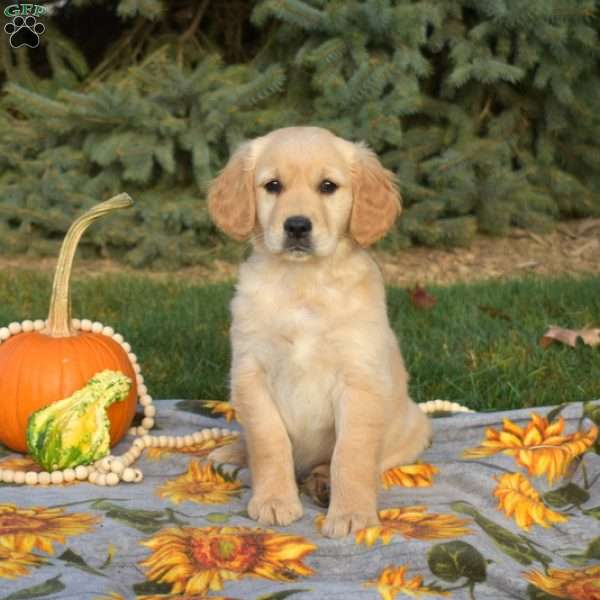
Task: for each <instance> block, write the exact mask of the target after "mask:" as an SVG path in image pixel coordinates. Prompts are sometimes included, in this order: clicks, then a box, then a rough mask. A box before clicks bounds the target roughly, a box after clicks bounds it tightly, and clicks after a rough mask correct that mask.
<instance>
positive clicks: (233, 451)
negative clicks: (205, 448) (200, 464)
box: [206, 438, 248, 467]
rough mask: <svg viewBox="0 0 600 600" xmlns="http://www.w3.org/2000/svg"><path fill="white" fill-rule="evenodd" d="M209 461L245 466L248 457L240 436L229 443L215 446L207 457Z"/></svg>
mask: <svg viewBox="0 0 600 600" xmlns="http://www.w3.org/2000/svg"><path fill="white" fill-rule="evenodd" d="M206 458H207V459H208V460H209V461H210V462H212V463H217V464H222V463H225V464H228V465H238V466H240V467H245V466H246V464H247V462H248V459H247V456H246V445H245V444H244V441H243V440H242V439H241V438H238V439H237V440H235V442H233V443H231V444H227V445H226V446H221V448H216V449H215V450H213V451H212V452H211V453H210V454H209V455H208V456H207V457H206Z"/></svg>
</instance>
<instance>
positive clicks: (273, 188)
mask: <svg viewBox="0 0 600 600" xmlns="http://www.w3.org/2000/svg"><path fill="white" fill-rule="evenodd" d="M282 189H283V186H282V185H281V181H279V179H271V181H267V183H265V190H267V192H269V194H279V193H280V192H281V190H282Z"/></svg>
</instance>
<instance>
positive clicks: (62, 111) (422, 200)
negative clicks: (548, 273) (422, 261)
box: [0, 0, 600, 266]
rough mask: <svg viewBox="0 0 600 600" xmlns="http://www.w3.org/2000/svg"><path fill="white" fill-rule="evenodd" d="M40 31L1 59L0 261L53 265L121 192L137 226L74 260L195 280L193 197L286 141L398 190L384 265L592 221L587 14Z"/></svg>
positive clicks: (594, 113) (198, 200)
mask: <svg viewBox="0 0 600 600" xmlns="http://www.w3.org/2000/svg"><path fill="white" fill-rule="evenodd" d="M99 5H102V6H101V7H100V6H99ZM61 11H62V12H61ZM98 11H101V12H100V13H98ZM98 14H104V15H105V18H112V19H114V20H115V21H114V23H116V24H117V25H116V26H115V27H113V29H115V31H113V34H112V35H113V37H112V38H111V39H110V40H109V41H107V42H106V44H105V46H104V47H102V48H100V50H97V51H96V52H95V53H94V52H92V50H90V48H91V45H90V44H91V42H90V41H89V40H87V39H86V38H83V39H82V38H81V35H79V36H78V35H77V33H76V32H74V31H73V30H72V23H73V22H75V23H77V24H78V25H79V26H81V27H83V25H84V24H87V28H88V30H89V28H90V26H91V22H92V20H93V19H96V18H98V17H97V15H98ZM248 17H251V20H250V22H249V21H248ZM44 24H45V25H46V32H45V33H44V35H43V36H42V38H41V45H40V47H39V48H37V49H35V50H29V51H27V50H26V49H25V48H20V49H17V50H14V49H11V48H10V46H9V45H8V38H7V36H3V38H2V40H1V45H0V77H3V78H4V86H3V94H2V96H1V98H0V251H4V252H22V251H25V250H27V251H29V252H30V253H35V254H46V253H55V252H56V248H55V246H56V244H57V243H58V240H59V239H60V238H61V237H62V234H63V233H64V231H65V230H66V228H67V226H68V223H69V222H70V221H71V220H72V218H73V214H74V213H75V212H76V211H80V210H82V209H83V208H85V207H88V206H90V205H92V204H94V203H97V202H98V201H99V200H101V199H102V198H104V197H108V196H109V195H111V194H114V193H116V192H118V191H123V190H126V191H127V192H129V193H130V194H131V195H132V196H133V197H134V198H135V199H136V200H137V207H136V208H135V210H134V211H131V214H130V215H129V216H128V217H127V218H124V217H123V216H121V215H120V216H119V219H118V221H117V220H113V221H111V220H109V221H108V223H103V224H100V225H99V226H98V228H97V229H96V230H95V232H94V234H93V235H91V236H90V238H89V240H88V251H89V252H90V254H92V255H93V254H96V255H97V254H100V255H110V256H115V257H119V258H120V257H122V258H123V259H124V260H126V261H127V262H129V263H131V264H134V265H137V266H142V265H147V264H163V265H164V264H170V265H177V264H193V263H195V262H198V261H203V260H205V259H206V256H207V247H210V246H211V245H212V246H214V244H215V242H216V241H217V240H219V239H221V240H222V239H223V238H222V236H221V235H220V234H219V233H218V232H216V230H215V229H214V227H213V226H212V225H211V223H210V221H209V219H208V216H207V214H206V208H205V202H204V197H205V192H206V186H207V184H208V182H209V181H210V179H211V178H212V177H213V176H214V175H215V174H216V173H217V171H218V169H219V168H220V167H221V166H222V165H223V163H224V161H225V160H226V158H227V156H228V155H229V154H230V153H231V151H232V150H233V149H234V148H235V147H236V146H237V145H238V144H239V143H240V142H241V141H242V140H244V139H247V138H250V137H253V136H256V135H260V134H263V133H266V132H268V131H270V130H271V129H274V128H277V127H281V126H286V125H298V124H313V125H320V126H323V127H327V128H329V129H331V130H333V131H334V132H335V133H337V134H339V135H341V136H343V137H346V138H349V139H355V140H359V139H361V140H365V141H366V142H367V143H368V144H369V145H370V146H371V147H372V148H373V149H374V150H376V151H377V153H378V154H379V155H380V157H381V158H382V161H383V162H384V164H385V165H386V166H388V167H389V168H391V169H392V170H394V171H395V172H396V173H397V175H398V179H399V183H400V188H401V191H402V195H403V203H404V214H403V218H401V219H400V220H399V221H398V223H397V225H396V227H395V230H394V232H393V234H392V235H390V236H388V238H386V240H384V241H383V242H381V244H382V245H383V246H384V247H386V248H398V247H402V246H406V245H408V244H411V243H424V244H428V245H439V244H445V245H466V244H468V243H469V242H470V240H471V239H472V237H473V235H474V233H475V232H476V231H477V230H480V231H483V232H487V233H493V234H501V233H504V232H506V230H507V228H508V227H509V226H510V225H518V226H520V227H525V228H532V229H544V228H548V227H549V226H551V224H552V222H553V221H554V220H555V219H557V218H560V217H583V216H588V215H600V148H599V145H600V142H599V141H598V140H600V112H599V111H598V110H597V105H598V98H600V69H599V68H598V67H599V64H600V45H599V43H598V32H599V30H600V23H599V20H598V13H597V2H596V1H595V0H494V1H483V0H478V1H477V2H475V1H474V0H444V1H440V2H433V1H427V0H416V1H414V0H261V1H259V2H255V3H246V2H244V1H243V0H223V2H219V3H211V2H209V1H208V0H204V1H203V2H191V1H190V0H177V1H172V2H168V1H167V0H119V1H118V2H114V3H111V7H110V8H107V7H106V6H105V3H98V2H95V1H94V0H75V1H74V2H72V3H69V4H67V6H66V7H62V8H60V9H58V11H57V12H54V13H53V14H52V15H51V16H49V17H47V18H46V19H45V20H44ZM1 25H2V26H3V23H2V24H1ZM103 32H104V30H103ZM93 35H94V34H92V38H93ZM95 47H97V43H96V46H95ZM202 246H204V248H203V247H202Z"/></svg>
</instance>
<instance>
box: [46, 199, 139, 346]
mask: <svg viewBox="0 0 600 600" xmlns="http://www.w3.org/2000/svg"><path fill="white" fill-rule="evenodd" d="M132 205H133V200H132V199H131V197H130V196H129V194H119V195H118V196H114V197H113V198H111V199H110V200H106V201H105V202H101V203H100V204H97V205H96V206H94V207H93V208H91V209H90V210H88V211H87V212H86V213H85V214H83V215H81V216H80V217H79V218H77V219H76V220H75V221H74V222H73V224H72V225H71V227H69V231H67V235H65V239H64V240H63V243H62V246H61V248H60V254H59V255H58V263H57V264H56V271H55V272H54V283H53V285H52V299H51V300H50V310H49V312H48V327H47V328H46V329H45V330H44V331H43V333H45V334H46V335H49V336H51V337H70V336H72V335H75V330H74V329H73V328H72V327H71V294H70V281H71V269H72V267H73V258H74V257H75V252H76V250H77V245H78V244H79V240H80V239H81V236H82V235H83V232H84V231H85V230H86V229H87V228H88V227H89V225H91V224H92V223H93V222H94V221H95V220H96V219H98V218H100V217H102V216H103V215H105V214H107V213H110V212H112V211H113V210H117V209H119V208H129V207H130V206H132Z"/></svg>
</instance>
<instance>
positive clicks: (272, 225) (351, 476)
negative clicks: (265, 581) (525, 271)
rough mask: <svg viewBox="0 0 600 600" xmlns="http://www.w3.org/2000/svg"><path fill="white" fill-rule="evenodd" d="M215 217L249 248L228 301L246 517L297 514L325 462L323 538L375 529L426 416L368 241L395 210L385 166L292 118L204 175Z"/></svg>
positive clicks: (422, 442) (217, 457) (232, 454)
mask: <svg viewBox="0 0 600 600" xmlns="http://www.w3.org/2000/svg"><path fill="white" fill-rule="evenodd" d="M208 208H209V212H210V215H211V217H212V219H213V220H214V222H215V224H216V225H217V226H218V227H219V228H220V229H221V230H222V231H224V232H225V233H227V234H228V235H230V236H231V237H233V238H235V239H236V240H244V239H247V238H250V239H251V241H252V245H253V253H252V255H251V256H250V257H249V258H248V260H247V261H246V262H245V263H243V264H242V265H241V266H240V270H239V282H238V284H237V287H236V292H235V297H234V298H233V300H232V303H231V311H232V326H231V344H232V365H231V373H230V389H231V403H232V405H233V407H234V408H235V409H236V411H237V413H238V415H239V417H240V421H241V423H242V426H243V429H244V437H245V447H246V448H245V449H244V447H243V444H244V442H241V443H240V444H239V445H238V446H234V447H224V448H221V449H219V450H216V451H214V452H213V453H212V455H211V456H210V460H212V461H216V462H234V463H238V464H240V463H243V461H244V460H245V454H246V451H247V459H248V465H249V468H250V476H251V480H252V498H251V500H250V502H249V504H248V513H249V515H250V516H251V517H252V518H253V519H256V520H257V521H258V522H259V523H260V524H263V525H274V524H277V525H287V524H288V523H291V522H292V521H294V520H296V519H298V518H300V517H301V516H302V504H301V503H300V500H299V497H298V487H297V483H296V481H297V477H299V478H300V477H303V476H305V475H306V474H307V473H309V472H310V471H311V469H313V468H315V467H322V465H330V477H331V481H330V485H331V497H330V503H329V509H328V513H327V517H326V519H325V522H324V525H323V529H322V531H323V533H324V534H325V535H326V536H330V537H339V536H344V535H347V534H348V533H351V532H355V531H357V530H358V529H361V528H363V527H367V526H371V525H375V524H377V523H378V522H379V521H378V516H377V491H378V483H379V477H380V474H381V473H382V471H384V470H386V469H388V468H390V467H393V466H397V465H402V464H408V463H412V462H413V461H414V460H415V459H416V458H417V456H418V455H419V454H420V453H421V451H422V450H423V449H424V448H425V447H426V446H427V444H428V443H429V438H430V428H429V422H428V420H427V418H426V416H425V415H424V414H423V412H422V411H421V410H420V409H419V408H418V406H417V405H416V404H415V403H414V402H413V401H412V400H411V399H410V398H409V396H408V390H407V381H408V375H407V373H406V370H405V368H404V363H403V360H402V356H401V354H400V349H399V346H398V342H397V340H396V337H395V335H394V333H393V331H392V329H391V328H390V326H389V322H388V317H387V310H386V299H385V288H384V283H383V279H382V275H381V272H380V270H379V268H378V266H377V264H376V263H375V261H374V260H373V258H372V257H371V256H370V255H369V253H368V251H367V250H365V248H366V247H367V246H369V245H370V244H372V243H373V242H375V241H376V240H377V239H379V238H381V237H382V236H383V235H385V233H386V232H387V231H388V230H389V228H390V227H391V226H392V224H393V223H394V220H395V219H396V217H397V215H398V214H399V212H400V201H399V196H398V193H397V191H396V189H395V187H394V182H393V174H392V173H391V172H390V171H388V170H386V169H384V168H383V167H382V165H381V164H380V162H379V160H378V159H377V157H376V156H375V154H374V153H373V152H372V151H370V150H369V149H368V148H367V147H365V146H364V145H363V144H355V143H351V142H348V141H346V140H343V139H341V138H339V137H336V136H335V135H333V134H332V133H331V132H329V131H327V130H325V129H321V128H318V127H287V128H284V129H278V130H276V131H273V132H272V133H270V134H268V135H265V136H264V137H260V138H257V139H254V140H252V141H250V142H247V143H245V144H243V145H242V146H241V147H240V148H239V149H238V150H237V151H236V152H235V153H234V155H233V156H232V157H231V159H230V160H229V162H228V164H227V165H226V166H225V168H224V169H223V171H222V172H221V173H220V175H219V176H218V177H217V178H216V179H215V180H214V181H213V182H212V184H211V187H210V191H209V197H208Z"/></svg>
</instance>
